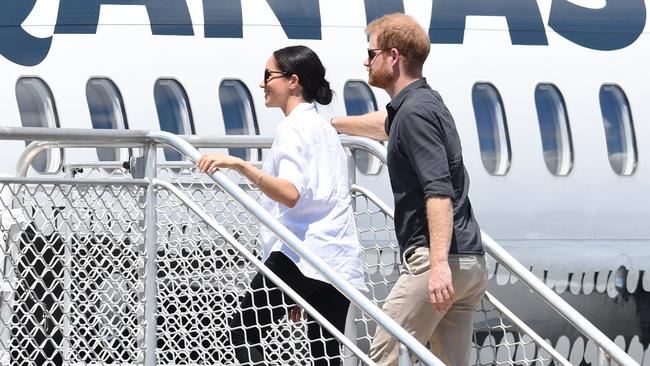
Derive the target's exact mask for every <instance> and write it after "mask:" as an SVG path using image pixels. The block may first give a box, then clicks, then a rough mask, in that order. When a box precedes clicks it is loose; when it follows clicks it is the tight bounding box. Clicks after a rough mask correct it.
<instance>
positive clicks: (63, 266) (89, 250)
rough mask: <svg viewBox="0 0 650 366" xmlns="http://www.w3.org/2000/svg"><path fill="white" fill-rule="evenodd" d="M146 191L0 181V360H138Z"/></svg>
mask: <svg viewBox="0 0 650 366" xmlns="http://www.w3.org/2000/svg"><path fill="white" fill-rule="evenodd" d="M143 193H144V189H143V188H142V187H141V186H136V185H119V186H117V185H116V186H113V185H76V184H75V185H69V184H0V197H1V199H0V211H1V212H2V222H1V223H0V228H1V229H2V243H0V244H2V245H1V246H0V257H1V258H0V259H1V260H2V279H3V283H2V298H1V299H0V362H1V364H3V365H20V366H26V365H39V366H40V365H62V364H85V363H91V362H92V363H104V364H116V363H122V364H123V363H138V362H140V361H141V360H142V358H143V335H144V324H143V319H142V314H143V312H144V311H143V310H144V299H143V297H142V292H143V276H142V273H143V272H142V271H143V263H144V261H143V252H142V248H143V246H142V245H143V242H144V236H143V232H144V228H143V206H144V200H143V199H142V197H143Z"/></svg>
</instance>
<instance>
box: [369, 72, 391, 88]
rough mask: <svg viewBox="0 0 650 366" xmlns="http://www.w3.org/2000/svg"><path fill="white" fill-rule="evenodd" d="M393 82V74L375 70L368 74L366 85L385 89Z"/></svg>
mask: <svg viewBox="0 0 650 366" xmlns="http://www.w3.org/2000/svg"><path fill="white" fill-rule="evenodd" d="M392 82H393V73H391V72H390V70H387V69H386V68H377V69H376V70H372V71H370V72H369V73H368V84H370V85H372V86H374V87H377V88H382V89H385V88H386V87H387V86H389V85H390V84H391V83H392Z"/></svg>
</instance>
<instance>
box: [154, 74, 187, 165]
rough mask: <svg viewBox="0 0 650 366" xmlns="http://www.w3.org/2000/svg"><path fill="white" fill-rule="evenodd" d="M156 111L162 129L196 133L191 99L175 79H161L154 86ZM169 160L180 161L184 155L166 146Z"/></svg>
mask: <svg viewBox="0 0 650 366" xmlns="http://www.w3.org/2000/svg"><path fill="white" fill-rule="evenodd" d="M153 94H154V99H155V100H156V111H157V112H158V121H159V122H160V129H161V130H162V131H166V132H171V133H173V134H176V135H189V134H194V132H195V131H194V122H193V121H192V110H191V108H190V101H189V99H188V97H187V93H185V89H183V86H182V85H181V84H180V83H179V82H178V81H176V80H173V79H159V80H157V81H156V85H155V86H154V91H153ZM163 151H164V152H165V159H167V161H180V160H182V155H181V153H179V152H178V151H176V150H174V149H172V148H164V149H163Z"/></svg>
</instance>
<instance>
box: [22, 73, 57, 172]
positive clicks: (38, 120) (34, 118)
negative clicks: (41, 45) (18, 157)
mask: <svg viewBox="0 0 650 366" xmlns="http://www.w3.org/2000/svg"><path fill="white" fill-rule="evenodd" d="M16 101H17V102H18V110H19V112H20V119H21V121H22V125H23V127H46V128H48V127H49V128H57V127H59V120H58V117H57V113H56V105H55V103H54V97H53V96H52V92H51V91H50V88H49V87H48V86H47V84H45V82H44V81H43V80H41V79H39V78H35V77H24V78H20V79H18V82H17V83H16ZM31 142H32V141H25V146H27V145H29V144H30V143H31ZM62 153H63V150H62V149H61V150H58V152H57V151H56V150H55V151H54V152H53V151H51V150H46V151H43V152H41V153H40V154H38V155H37V156H36V158H35V159H34V160H33V161H32V168H33V169H34V170H35V171H37V172H39V173H44V172H52V171H55V170H56V169H57V168H58V167H59V165H60V163H61V156H62Z"/></svg>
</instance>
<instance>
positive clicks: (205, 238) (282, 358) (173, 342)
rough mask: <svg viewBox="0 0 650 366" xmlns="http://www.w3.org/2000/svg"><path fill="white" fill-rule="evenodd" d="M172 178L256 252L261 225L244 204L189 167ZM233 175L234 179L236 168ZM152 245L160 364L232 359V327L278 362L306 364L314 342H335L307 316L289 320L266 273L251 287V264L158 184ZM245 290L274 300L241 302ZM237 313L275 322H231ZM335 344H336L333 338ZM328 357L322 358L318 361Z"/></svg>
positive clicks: (285, 303) (284, 299) (287, 306)
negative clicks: (312, 337) (154, 249)
mask: <svg viewBox="0 0 650 366" xmlns="http://www.w3.org/2000/svg"><path fill="white" fill-rule="evenodd" d="M184 173H185V174H184ZM162 174H164V172H162ZM230 174H231V175H232V174H233V173H232V172H230ZM171 178H172V180H173V181H174V182H175V183H176V184H177V185H178V186H179V187H182V189H183V191H184V192H185V193H186V194H188V195H189V196H190V197H192V199H193V200H195V201H197V202H200V203H201V205H202V206H203V207H204V208H205V209H206V210H208V212H209V213H210V214H211V215H212V216H213V217H215V219H216V221H217V222H219V223H220V224H221V225H222V226H223V227H224V228H225V229H226V230H227V231H229V232H230V233H231V234H232V235H233V237H234V238H236V240H237V241H238V242H239V244H241V245H242V247H243V248H244V250H248V251H250V252H251V253H252V254H253V255H255V256H256V257H258V258H260V256H261V253H260V248H259V243H258V241H257V240H258V234H259V226H260V224H259V222H258V221H257V220H256V219H255V218H254V217H253V216H252V215H250V214H249V213H248V212H247V210H245V209H244V208H243V207H242V206H241V205H240V204H239V203H237V202H235V201H233V200H232V198H231V197H230V196H228V195H227V194H225V193H224V192H223V191H222V190H221V189H220V188H219V187H218V186H216V185H215V184H214V183H213V182H212V181H208V180H205V179H204V178H205V177H201V176H200V175H198V173H197V172H196V171H195V170H187V171H184V172H181V174H173V175H172V176H171ZM202 178H203V179H202ZM232 178H233V179H240V177H238V176H237V175H236V174H235V175H232ZM240 181H241V182H242V185H245V186H246V187H245V188H246V190H247V191H248V192H250V193H251V194H252V195H253V196H255V197H259V194H258V193H257V192H256V191H254V190H253V189H252V187H251V186H250V184H248V183H245V182H244V181H243V180H240ZM157 246H158V256H157V268H158V278H157V281H158V295H157V299H158V311H157V316H158V330H157V338H158V345H157V356H158V360H159V362H161V363H164V364H177V363H181V364H187V363H189V364H201V365H216V364H230V363H236V359H235V349H234V346H233V342H232V339H233V338H232V334H233V332H241V333H246V336H247V337H248V335H249V334H259V335H261V338H260V339H259V341H249V340H248V338H247V341H248V343H247V344H248V346H253V347H256V346H259V347H261V348H262V349H264V352H263V354H264V357H265V362H267V363H268V364H277V365H287V364H295V365H302V364H309V363H310V362H311V356H312V354H313V352H314V348H322V347H323V345H324V344H325V343H326V342H328V343H331V342H333V341H334V342H336V341H335V340H334V339H333V338H331V335H329V333H325V332H324V331H323V329H322V328H321V327H320V325H318V324H317V323H316V322H315V321H314V320H313V319H312V318H310V317H305V318H303V319H302V320H299V321H292V320H289V317H288V314H289V313H290V310H291V309H292V308H294V301H293V300H291V298H289V297H288V295H286V294H284V293H280V292H279V291H278V290H277V289H275V290H269V288H273V287H275V286H273V285H272V283H271V282H270V280H268V279H267V278H263V279H262V283H263V285H262V287H256V288H255V289H253V288H252V287H251V280H252V279H253V277H254V276H255V275H256V273H257V272H258V269H257V268H256V267H255V265H253V264H252V263H251V262H250V261H248V260H247V259H245V258H244V256H242V255H241V254H240V253H239V251H238V250H237V249H236V248H234V247H233V246H232V245H230V244H229V243H227V242H226V241H225V240H224V239H223V238H222V237H220V235H219V234H218V233H217V232H215V231H214V230H213V229H212V228H211V227H209V226H208V225H207V224H206V223H205V222H203V220H202V219H200V218H199V217H198V216H196V215H195V214H194V213H192V212H191V211H190V210H189V209H188V208H187V206H185V205H184V204H183V203H182V202H181V201H180V200H178V199H177V198H176V196H174V195H173V194H170V193H169V192H168V191H166V190H164V189H160V190H159V191H158V244H157ZM247 293H255V294H256V295H255V296H256V297H261V298H268V297H271V296H276V297H279V298H280V300H279V301H278V302H277V303H273V304H270V305H269V304H264V305H261V306H260V305H259V304H258V303H253V304H252V305H253V306H251V307H248V308H242V299H243V297H244V296H245V295H246V294H247ZM244 312H248V313H250V312H252V313H253V314H254V316H255V317H260V318H262V317H267V316H270V317H272V318H273V319H274V322H272V324H270V325H269V326H267V327H262V326H260V325H258V324H254V325H250V324H242V325H238V326H231V325H232V324H234V323H233V318H234V317H237V316H241V314H242V313H244ZM310 328H311V329H312V331H315V332H316V333H318V334H319V337H318V338H319V339H318V340H317V341H311V342H310V341H309V339H308V334H307V333H308V329H310ZM326 335H329V336H326ZM319 343H321V344H319ZM335 347H339V346H338V342H336V345H335ZM328 359H329V357H327V356H323V358H322V359H321V361H325V360H328Z"/></svg>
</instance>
